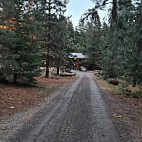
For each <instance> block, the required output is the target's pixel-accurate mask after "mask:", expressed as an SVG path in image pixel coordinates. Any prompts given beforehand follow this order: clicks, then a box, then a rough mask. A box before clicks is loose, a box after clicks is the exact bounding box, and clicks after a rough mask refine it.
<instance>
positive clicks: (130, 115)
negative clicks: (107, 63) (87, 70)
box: [95, 78, 142, 142]
mask: <svg viewBox="0 0 142 142" xmlns="http://www.w3.org/2000/svg"><path fill="white" fill-rule="evenodd" d="M95 82H97V84H98V85H99V86H100V90H101V92H102V93H103V94H104V95H103V97H104V98H105V100H107V103H108V106H110V108H111V109H112V113H113V117H114V119H116V120H117V122H118V124H119V126H120V128H118V129H121V126H122V127H125V128H126V129H127V130H128V131H129V133H130V135H131V138H132V141H133V142H142V111H141V110H142V102H140V101H139V102H138V100H137V99H134V98H126V97H122V96H121V97H120V96H118V95H116V94H114V93H112V92H111V88H106V87H105V86H104V85H103V83H102V81H101V80H98V79H96V78H95Z"/></svg>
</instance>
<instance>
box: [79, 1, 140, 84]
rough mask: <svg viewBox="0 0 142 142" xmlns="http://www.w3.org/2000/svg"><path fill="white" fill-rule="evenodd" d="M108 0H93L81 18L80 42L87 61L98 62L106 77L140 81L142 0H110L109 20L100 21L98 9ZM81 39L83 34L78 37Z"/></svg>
mask: <svg viewBox="0 0 142 142" xmlns="http://www.w3.org/2000/svg"><path fill="white" fill-rule="evenodd" d="M110 2H111V1H110V0H104V1H101V0H100V1H99V0H98V1H95V7H94V8H92V9H89V10H88V12H87V13H85V14H84V15H83V17H82V19H81V24H80V25H82V26H81V27H80V28H79V31H80V33H82V29H83V35H85V36H84V38H83V40H84V41H85V43H83V44H82V46H83V47H84V49H85V50H84V51H85V52H87V54H88V56H89V58H90V61H91V62H94V63H96V64H98V65H99V66H100V67H101V69H102V70H103V71H104V76H105V78H120V79H123V80H125V81H126V82H127V83H131V84H133V86H136V85H140V86H141V84H142V73H141V70H142V31H141V29H142V17H141V14H142V2H141V1H139V0H136V1H135V2H134V1H131V0H127V1H123V0H112V3H111V4H112V8H111V10H110V11H111V12H110V15H109V21H107V22H104V23H101V25H100V20H99V19H100V18H99V15H98V10H100V9H101V10H104V9H105V8H106V6H107V4H108V3H110ZM80 41H82V38H80Z"/></svg>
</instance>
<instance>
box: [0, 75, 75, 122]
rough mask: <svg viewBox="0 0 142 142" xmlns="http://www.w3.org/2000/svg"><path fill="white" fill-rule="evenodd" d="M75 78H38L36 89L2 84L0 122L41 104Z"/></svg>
mask: <svg viewBox="0 0 142 142" xmlns="http://www.w3.org/2000/svg"><path fill="white" fill-rule="evenodd" d="M75 78H76V77H64V78H63V77H59V76H52V77H51V78H49V79H47V78H45V77H36V78H35V79H36V80H37V83H38V85H37V86H36V87H27V86H15V85H4V84H0V120H1V119H2V118H3V117H7V116H11V115H13V114H16V113H18V112H22V111H26V110H27V109H28V108H31V107H33V106H35V105H37V104H39V103H40V102H42V101H43V100H44V99H45V98H46V97H48V96H49V94H51V93H53V92H54V91H55V90H57V89H58V88H60V87H61V86H63V85H64V84H67V83H69V82H71V81H72V80H73V79H75Z"/></svg>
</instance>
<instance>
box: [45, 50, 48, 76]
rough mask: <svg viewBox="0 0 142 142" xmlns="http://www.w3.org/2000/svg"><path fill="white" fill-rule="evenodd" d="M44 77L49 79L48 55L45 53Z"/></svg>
mask: <svg viewBox="0 0 142 142" xmlns="http://www.w3.org/2000/svg"><path fill="white" fill-rule="evenodd" d="M47 52H48V51H47ZM45 77H47V78H49V55H48V53H47V57H46V74H45Z"/></svg>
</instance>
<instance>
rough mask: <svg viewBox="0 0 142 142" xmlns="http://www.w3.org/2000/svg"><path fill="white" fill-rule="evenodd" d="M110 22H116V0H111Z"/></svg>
mask: <svg viewBox="0 0 142 142" xmlns="http://www.w3.org/2000/svg"><path fill="white" fill-rule="evenodd" d="M111 14H112V23H113V22H117V0H113V6H112V13H111Z"/></svg>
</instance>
